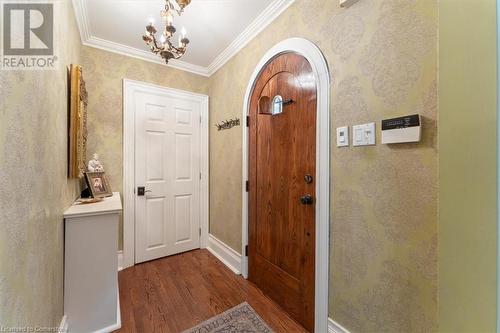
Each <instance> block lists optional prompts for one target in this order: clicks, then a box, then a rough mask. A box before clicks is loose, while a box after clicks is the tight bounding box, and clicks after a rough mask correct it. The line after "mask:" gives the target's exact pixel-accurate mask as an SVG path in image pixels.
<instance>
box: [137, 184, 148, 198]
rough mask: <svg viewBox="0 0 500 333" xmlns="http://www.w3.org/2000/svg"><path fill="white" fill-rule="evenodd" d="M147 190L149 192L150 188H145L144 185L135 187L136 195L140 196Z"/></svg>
mask: <svg viewBox="0 0 500 333" xmlns="http://www.w3.org/2000/svg"><path fill="white" fill-rule="evenodd" d="M147 192H151V190H146V187H145V186H138V187H137V195H138V196H140V197H142V196H143V195H144V194H146V193H147Z"/></svg>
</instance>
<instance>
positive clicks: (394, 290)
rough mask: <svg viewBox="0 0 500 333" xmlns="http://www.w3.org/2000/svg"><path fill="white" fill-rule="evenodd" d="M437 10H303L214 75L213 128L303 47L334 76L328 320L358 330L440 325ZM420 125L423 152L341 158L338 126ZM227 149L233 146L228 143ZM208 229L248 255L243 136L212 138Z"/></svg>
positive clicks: (334, 5)
mask: <svg viewBox="0 0 500 333" xmlns="http://www.w3.org/2000/svg"><path fill="white" fill-rule="evenodd" d="M437 22H438V21H437V1H434V0H433V1H431V0H408V1H399V0H383V1H382V0H381V1H364V0H361V1H359V2H357V3H356V4H354V5H353V6H351V7H350V8H347V9H343V8H340V7H339V5H338V1H321V0H297V1H296V2H295V3H294V4H293V5H292V6H291V7H290V8H289V9H287V10H286V11H285V12H284V13H283V14H282V15H281V16H280V17H279V18H278V19H276V20H275V21H274V22H273V23H272V24H271V25H270V26H268V27H267V28H266V29H265V30H264V31H263V32H262V33H261V34H259V35H258V36H257V37H256V38H255V39H254V40H252V41H251V42H250V43H249V44H248V45H247V46H246V47H245V48H244V49H243V50H241V51H240V52H239V53H238V54H237V55H236V56H235V57H234V58H232V59H231V60H230V61H229V62H228V63H227V64H225V65H224V66H223V67H222V68H221V69H220V70H219V71H218V72H217V73H215V74H214V75H213V76H212V77H210V91H209V95H210V101H211V102H210V112H211V119H212V122H217V121H219V120H222V119H226V118H231V117H233V118H234V117H239V116H241V110H242V107H243V97H244V93H245V89H246V86H247V84H248V80H249V79H250V75H251V73H252V72H253V70H254V68H255V66H256V64H257V62H258V61H259V59H260V58H261V57H262V56H263V55H264V53H265V52H266V51H267V50H268V49H269V48H271V47H272V46H273V45H275V44H276V43H278V42H280V41H281V40H283V39H286V38H289V37H303V38H307V39H309V40H311V41H313V42H314V43H316V44H317V45H318V46H319V48H320V49H321V50H322V51H323V52H324V55H325V57H326V59H327V62H328V64H329V67H330V76H331V115H332V123H331V129H332V131H331V133H332V141H331V142H332V147H331V222H330V232H331V234H330V249H331V254H330V295H329V296H330V302H329V315H330V317H332V318H333V319H334V320H335V321H337V322H338V323H340V324H341V325H343V326H344V327H346V328H347V329H349V330H351V332H431V331H433V330H435V329H436V327H437V153H438V152H437V132H436V120H437V86H436V82H437V29H438V27H437ZM414 113H419V114H421V115H422V116H423V128H424V130H423V139H422V142H420V143H416V144H402V145H391V146H388V145H381V144H380V137H377V142H378V144H377V145H376V146H371V147H352V146H351V147H348V148H337V147H336V145H335V134H334V133H335V128H336V127H338V126H344V125H354V124H362V123H365V122H371V121H375V122H376V123H377V126H379V124H380V120H381V119H384V118H390V117H393V116H400V115H406V114H414ZM228 142H231V143H232V144H228ZM210 147H211V150H210V171H211V174H210V231H211V233H212V234H214V235H215V236H216V237H218V238H219V239H221V240H222V241H224V242H225V243H226V244H229V245H230V246H231V247H232V248H234V249H235V250H236V251H240V249H241V202H242V198H241V182H242V179H241V158H242V138H241V131H239V130H229V131H222V132H218V131H217V130H216V129H215V128H211V133H210Z"/></svg>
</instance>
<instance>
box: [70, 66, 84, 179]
mask: <svg viewBox="0 0 500 333" xmlns="http://www.w3.org/2000/svg"><path fill="white" fill-rule="evenodd" d="M68 82H69V85H68V88H69V89H68V90H69V93H68V96H69V110H68V122H69V124H68V136H69V138H68V177H69V178H80V177H83V173H84V172H85V170H86V165H85V163H86V161H87V156H86V151H87V104H88V97H87V89H86V88H85V81H84V80H83V75H82V66H79V65H74V64H72V65H71V66H70V67H69V69H68Z"/></svg>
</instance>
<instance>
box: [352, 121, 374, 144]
mask: <svg viewBox="0 0 500 333" xmlns="http://www.w3.org/2000/svg"><path fill="white" fill-rule="evenodd" d="M374 144H375V123H368V124H362V125H354V126H352V145H353V146H370V145H374Z"/></svg>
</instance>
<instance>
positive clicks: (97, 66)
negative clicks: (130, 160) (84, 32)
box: [83, 46, 208, 249]
mask: <svg viewBox="0 0 500 333" xmlns="http://www.w3.org/2000/svg"><path fill="white" fill-rule="evenodd" d="M83 75H84V78H85V81H86V83H87V91H88V94H89V104H88V110H89V113H88V142H87V156H92V154H94V153H98V154H99V158H100V161H101V162H102V163H103V165H104V170H105V171H106V174H107V176H108V178H109V179H108V180H109V182H110V186H111V188H112V190H113V191H115V192H116V191H118V192H122V184H123V174H122V173H123V172H122V171H123V156H122V155H123V154H122V152H123V107H122V82H123V79H124V78H125V79H131V80H137V81H143V82H147V83H152V84H157V85H161V86H164V87H170V88H176V89H182V90H188V91H192V92H197V93H201V94H207V93H208V78H206V77H203V76H200V75H195V74H190V73H188V72H185V71H179V70H176V69H172V68H170V67H166V66H162V65H159V64H154V63H151V62H147V61H143V60H138V59H135V58H132V57H126V56H122V55H119V54H116V53H111V52H106V51H102V50H99V49H95V48H91V47H86V46H84V47H83ZM122 226H123V225H122V223H120V237H119V248H120V249H121V248H122V241H123V237H122V235H123V231H122Z"/></svg>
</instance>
